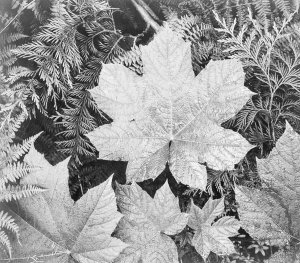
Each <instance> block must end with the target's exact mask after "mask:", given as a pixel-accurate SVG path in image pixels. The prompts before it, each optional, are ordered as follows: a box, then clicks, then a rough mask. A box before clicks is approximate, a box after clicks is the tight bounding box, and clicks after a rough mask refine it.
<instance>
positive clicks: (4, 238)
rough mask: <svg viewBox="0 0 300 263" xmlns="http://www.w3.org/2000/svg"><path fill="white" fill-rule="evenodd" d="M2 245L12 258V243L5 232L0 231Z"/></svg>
mask: <svg viewBox="0 0 300 263" xmlns="http://www.w3.org/2000/svg"><path fill="white" fill-rule="evenodd" d="M0 244H1V245H2V246H3V247H4V248H6V249H7V251H8V254H9V256H10V257H11V253H12V246H11V243H10V240H9V238H8V235H7V234H6V233H5V231H3V230H0Z"/></svg>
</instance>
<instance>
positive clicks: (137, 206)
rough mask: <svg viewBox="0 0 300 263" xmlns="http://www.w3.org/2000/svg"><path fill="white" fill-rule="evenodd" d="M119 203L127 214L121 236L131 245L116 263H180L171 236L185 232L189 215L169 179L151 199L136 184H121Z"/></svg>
mask: <svg viewBox="0 0 300 263" xmlns="http://www.w3.org/2000/svg"><path fill="white" fill-rule="evenodd" d="M116 193H117V202H118V205H119V207H120V210H121V212H122V214H124V217H123V218H122V219H121V220H120V223H119V225H118V228H117V236H118V237H119V238H121V239H122V240H123V241H124V242H125V243H126V244H129V245H130V246H129V247H127V248H125V249H124V251H123V252H121V254H120V256H119V257H118V258H117V259H116V261H115V263H139V262H152V263H178V253H177V248H176V246H175V243H174V242H173V240H172V239H171V238H170V237H168V235H175V234H178V233H179V232H181V231H182V230H183V229H184V227H185V226H186V224H187V221H188V214H186V213H181V212H180V208H179V200H178V198H176V197H175V196H174V195H173V194H172V192H171V190H170V188H169V185H168V183H167V182H166V183H165V184H164V185H163V186H162V187H161V188H160V189H159V190H157V192H156V194H155V196H154V198H151V197H150V196H149V195H148V194H147V193H146V192H145V191H143V190H142V189H141V188H140V187H139V186H138V185H137V184H136V183H133V184H132V185H131V186H121V185H119V186H118V187H117V192H116Z"/></svg>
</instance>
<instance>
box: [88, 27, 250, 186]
mask: <svg viewBox="0 0 300 263" xmlns="http://www.w3.org/2000/svg"><path fill="white" fill-rule="evenodd" d="M141 52H142V61H143V65H144V74H143V76H137V75H135V74H134V73H133V72H132V71H130V70H129V69H126V68H125V67H124V66H122V65H116V64H106V65H103V70H102V72H101V74H100V80H99V83H100V85H99V86H98V87H95V88H94V89H92V90H91V93H92V95H93V97H94V99H95V101H96V103H97V104H98V107H99V108H100V109H101V110H103V111H104V112H106V113H107V114H108V115H109V116H111V117H112V118H113V122H112V123H111V124H106V125H102V126H100V127H99V128H97V129H95V130H94V131H92V132H91V133H89V134H88V135H87V136H88V137H89V139H90V140H91V142H92V143H93V144H94V145H95V147H96V148H97V149H98V150H99V157H100V158H101V159H106V160H122V161H128V166H127V171H126V173H127V181H129V182H131V181H143V180H146V179H149V178H156V177H157V176H158V175H159V174H160V173H161V172H162V171H163V169H164V168H165V165H166V163H167V162H168V163H169V165H170V170H171V172H172V174H173V176H174V177H175V179H176V180H177V181H181V182H182V183H185V184H188V185H190V186H193V187H198V188H201V189H205V187H206V183H207V182H206V181H207V174H206V169H205V166H204V165H202V164H200V163H204V162H206V163H207V164H208V166H210V167H211V168H214V169H217V170H224V169H232V168H233V166H234V164H235V163H237V162H238V161H239V160H240V159H241V158H243V157H244V155H245V154H246V153H247V151H248V150H249V149H250V148H251V145H250V144H249V143H248V142H247V141H246V140H245V139H244V138H243V137H242V136H241V135H240V134H238V133H236V132H233V131H232V130H226V129H224V128H222V127H221V126H220V124H221V123H222V122H223V121H225V120H227V119H229V118H231V117H233V116H234V115H235V114H236V113H237V112H238V111H239V110H240V109H241V108H242V106H243V105H244V104H245V103H246V102H247V101H248V99H249V97H250V96H251V95H252V94H253V93H252V92H251V91H249V90H248V89H247V88H246V87H244V72H243V68H242V64H241V63H240V62H239V61H238V60H235V59H232V60H224V61H211V62H209V64H208V65H207V68H206V69H205V70H203V71H202V72H201V73H200V74H199V75H198V76H195V75H194V72H193V69H192V63H191V49H190V44H189V43H187V42H185V41H184V40H182V39H181V38H180V37H179V36H178V35H176V34H175V33H174V32H172V31H171V30H170V29H169V28H167V27H166V28H164V29H162V30H161V31H160V32H159V33H158V34H157V35H155V37H154V40H153V41H152V42H150V44H148V45H147V46H143V47H141Z"/></svg>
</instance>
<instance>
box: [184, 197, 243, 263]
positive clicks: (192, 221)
mask: <svg viewBox="0 0 300 263" xmlns="http://www.w3.org/2000/svg"><path fill="white" fill-rule="evenodd" d="M223 211H224V198H222V199H218V200H212V199H209V200H208V201H207V203H206V204H205V206H204V207H203V209H200V208H199V207H198V206H196V205H195V204H194V203H192V205H191V209H190V218H189V222H188V225H189V227H191V228H193V229H194V230H195V231H196V232H195V235H194V237H193V239H192V245H193V246H194V247H195V249H196V250H197V252H198V253H199V254H200V255H201V256H202V257H203V258H204V259H206V258H207V257H208V255H209V253H210V251H212V252H214V253H216V254H230V253H234V252H235V249H234V245H233V243H232V242H231V240H229V238H228V237H231V236H235V235H237V234H238V229H239V228H240V223H239V221H238V220H236V219H235V218H234V217H230V216H225V217H222V218H220V219H219V220H218V221H216V222H214V220H215V219H216V217H217V216H219V215H220V214H221V213H222V212H223Z"/></svg>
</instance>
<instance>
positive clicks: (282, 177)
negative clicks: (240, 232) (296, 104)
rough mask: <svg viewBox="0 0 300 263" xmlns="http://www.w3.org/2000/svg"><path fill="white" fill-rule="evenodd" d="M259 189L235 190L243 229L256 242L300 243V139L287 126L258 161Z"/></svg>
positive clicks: (244, 188)
mask: <svg viewBox="0 0 300 263" xmlns="http://www.w3.org/2000/svg"><path fill="white" fill-rule="evenodd" d="M257 169H258V173H259V175H260V177H261V179H262V181H263V187H262V189H249V188H247V187H241V186H239V187H237V188H236V198H237V201H238V203H239V210H238V212H239V216H240V219H241V224H242V227H243V228H244V229H245V230H247V232H248V233H249V234H250V235H251V236H252V237H253V238H255V239H257V240H265V241H266V242H267V241H268V242H270V243H271V244H272V245H284V244H285V243H286V242H287V241H288V240H290V239H291V238H293V239H294V240H296V241H297V242H300V136H299V134H297V133H296V132H295V131H293V128H292V127H291V126H290V125H289V124H288V123H286V130H285V132H284V134H283V135H282V136H281V137H280V139H279V140H278V141H277V143H276V147H275V148H274V149H273V150H272V152H271V153H270V155H269V156H268V158H266V159H261V160H257Z"/></svg>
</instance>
